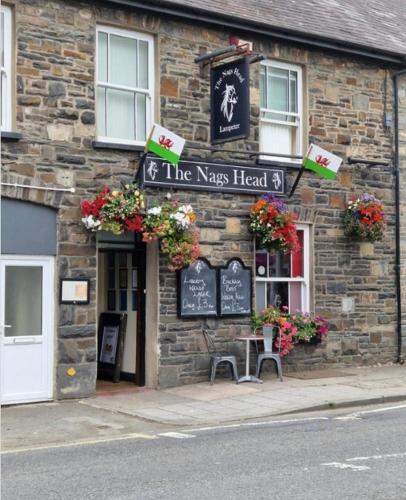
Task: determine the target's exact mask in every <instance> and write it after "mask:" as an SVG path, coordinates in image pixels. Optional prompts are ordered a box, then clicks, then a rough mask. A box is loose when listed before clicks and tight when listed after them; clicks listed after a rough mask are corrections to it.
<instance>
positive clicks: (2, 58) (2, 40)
mask: <svg viewBox="0 0 406 500" xmlns="http://www.w3.org/2000/svg"><path fill="white" fill-rule="evenodd" d="M0 29H1V31H0V37H1V39H0V43H1V67H2V68H3V67H4V14H3V12H2V13H1V26H0Z"/></svg>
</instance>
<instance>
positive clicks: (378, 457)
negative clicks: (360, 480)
mask: <svg viewBox="0 0 406 500" xmlns="http://www.w3.org/2000/svg"><path fill="white" fill-rule="evenodd" d="M403 457H404V458H406V452H404V453H403V452H402V453H387V454H386V455H371V456H369V457H353V458H347V459H346V461H347V462H357V461H358V460H381V459H383V458H403Z"/></svg>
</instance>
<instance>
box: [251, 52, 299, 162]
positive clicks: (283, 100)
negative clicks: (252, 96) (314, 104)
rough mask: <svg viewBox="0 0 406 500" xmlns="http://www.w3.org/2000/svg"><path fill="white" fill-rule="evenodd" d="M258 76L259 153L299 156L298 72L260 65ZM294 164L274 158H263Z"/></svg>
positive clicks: (288, 67) (287, 67) (285, 66)
mask: <svg viewBox="0 0 406 500" xmlns="http://www.w3.org/2000/svg"><path fill="white" fill-rule="evenodd" d="M260 71H261V74H260V107H261V111H260V139H259V140H260V151H264V152H267V153H268V152H269V153H276V154H283V155H295V156H296V155H297V156H300V155H301V154H302V123H303V116H302V115H303V105H302V68H301V67H300V66H295V65H291V64H286V63H281V62H276V61H264V62H263V63H261V69H260ZM265 159H273V160H279V161H294V160H291V158H284V157H278V156H274V157H273V156H272V154H271V155H270V157H265Z"/></svg>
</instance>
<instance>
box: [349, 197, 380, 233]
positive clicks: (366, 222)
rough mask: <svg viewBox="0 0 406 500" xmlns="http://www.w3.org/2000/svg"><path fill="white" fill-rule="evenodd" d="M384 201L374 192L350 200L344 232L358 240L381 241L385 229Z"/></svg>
mask: <svg viewBox="0 0 406 500" xmlns="http://www.w3.org/2000/svg"><path fill="white" fill-rule="evenodd" d="M385 226H386V223H385V214H384V210H383V205H382V203H381V202H380V201H379V200H378V199H377V198H375V196H373V195H372V194H368V193H363V194H362V195H361V196H360V197H359V198H357V199H356V200H352V201H350V202H348V205H347V209H346V211H345V214H344V234H345V235H346V236H348V237H350V238H354V239H357V240H367V241H370V242H372V243H373V242H374V241H380V240H382V238H383V233H384V230H385Z"/></svg>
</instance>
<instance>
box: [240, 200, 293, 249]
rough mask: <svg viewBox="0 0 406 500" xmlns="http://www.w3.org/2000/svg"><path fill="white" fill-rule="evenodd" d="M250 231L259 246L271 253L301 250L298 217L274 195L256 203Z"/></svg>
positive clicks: (251, 213)
mask: <svg viewBox="0 0 406 500" xmlns="http://www.w3.org/2000/svg"><path fill="white" fill-rule="evenodd" d="M250 219H251V220H250V225H249V229H250V231H251V232H252V233H253V234H254V235H255V238H256V240H257V243H258V245H259V246H260V247H261V248H266V249H267V250H268V251H270V252H275V253H276V252H284V253H288V252H295V251H297V250H298V248H299V240H298V236H297V231H296V224H295V220H296V216H295V214H293V213H291V212H289V210H288V208H287V206H286V205H285V204H284V203H283V202H282V201H281V200H279V199H278V198H276V197H275V196H273V195H272V194H266V195H264V196H261V198H260V199H259V200H258V201H257V202H256V203H254V205H253V206H252V207H251V211H250Z"/></svg>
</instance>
